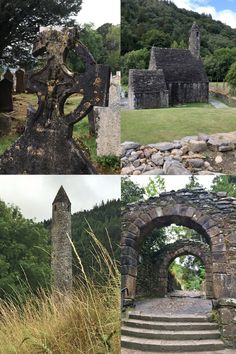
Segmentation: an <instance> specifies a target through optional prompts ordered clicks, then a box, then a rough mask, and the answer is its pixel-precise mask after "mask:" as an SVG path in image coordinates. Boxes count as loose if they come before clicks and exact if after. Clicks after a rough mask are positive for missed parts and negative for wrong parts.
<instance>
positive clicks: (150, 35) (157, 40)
mask: <svg viewBox="0 0 236 354" xmlns="http://www.w3.org/2000/svg"><path fill="white" fill-rule="evenodd" d="M170 44H171V37H170V35H169V34H166V33H164V32H162V31H160V30H158V29H155V28H154V29H150V30H149V31H147V32H145V33H144V34H143V35H142V37H141V45H142V46H143V47H145V48H147V49H150V48H151V47H152V46H154V47H165V48H168V47H170Z"/></svg>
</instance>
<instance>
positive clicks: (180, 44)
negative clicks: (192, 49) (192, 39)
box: [170, 39, 187, 49]
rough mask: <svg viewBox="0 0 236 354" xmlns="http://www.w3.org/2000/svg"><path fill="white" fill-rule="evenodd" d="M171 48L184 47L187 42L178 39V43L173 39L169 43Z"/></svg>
mask: <svg viewBox="0 0 236 354" xmlns="http://www.w3.org/2000/svg"><path fill="white" fill-rule="evenodd" d="M170 47H171V48H182V49H186V48H187V44H186V43H185V42H184V41H183V39H182V40H181V41H180V43H179V44H178V42H176V41H174V42H172V43H171V46H170Z"/></svg>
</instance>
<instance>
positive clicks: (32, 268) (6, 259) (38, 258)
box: [0, 201, 50, 298]
mask: <svg viewBox="0 0 236 354" xmlns="http://www.w3.org/2000/svg"><path fill="white" fill-rule="evenodd" d="M49 253H50V251H49V246H48V232H47V231H46V230H45V228H44V227H43V225H42V224H40V223H36V222H34V221H33V220H27V219H25V218H24V217H23V216H22V214H21V213H20V211H19V209H18V208H17V207H13V206H12V207H9V206H6V204H5V203H4V202H2V201H0V267H1V274H0V297H1V298H3V297H11V296H21V295H23V294H26V293H28V291H32V292H36V291H37V289H38V288H40V287H41V288H47V287H49V286H50V255H49Z"/></svg>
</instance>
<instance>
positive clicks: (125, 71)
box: [121, 48, 149, 85]
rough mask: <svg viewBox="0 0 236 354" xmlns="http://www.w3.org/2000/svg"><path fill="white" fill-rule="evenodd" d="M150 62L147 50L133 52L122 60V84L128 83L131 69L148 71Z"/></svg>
mask: <svg viewBox="0 0 236 354" xmlns="http://www.w3.org/2000/svg"><path fill="white" fill-rule="evenodd" d="M148 61H149V50H148V49H147V48H143V49H139V50H132V51H131V52H129V53H126V54H125V55H124V56H123V57H122V58H121V71H122V84H123V85H126V84H127V83H128V77H129V69H146V68H147V67H148Z"/></svg>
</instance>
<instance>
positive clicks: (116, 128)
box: [94, 83, 120, 156]
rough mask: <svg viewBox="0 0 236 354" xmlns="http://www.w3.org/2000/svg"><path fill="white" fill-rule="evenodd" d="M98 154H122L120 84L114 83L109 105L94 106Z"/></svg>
mask: <svg viewBox="0 0 236 354" xmlns="http://www.w3.org/2000/svg"><path fill="white" fill-rule="evenodd" d="M94 116H95V122H96V124H95V126H96V133H97V139H96V142H97V155H98V156H108V155H115V156H119V155H120V86H119V85H117V84H114V83H112V84H111V86H110V92H109V107H107V108H100V107H95V108H94Z"/></svg>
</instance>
